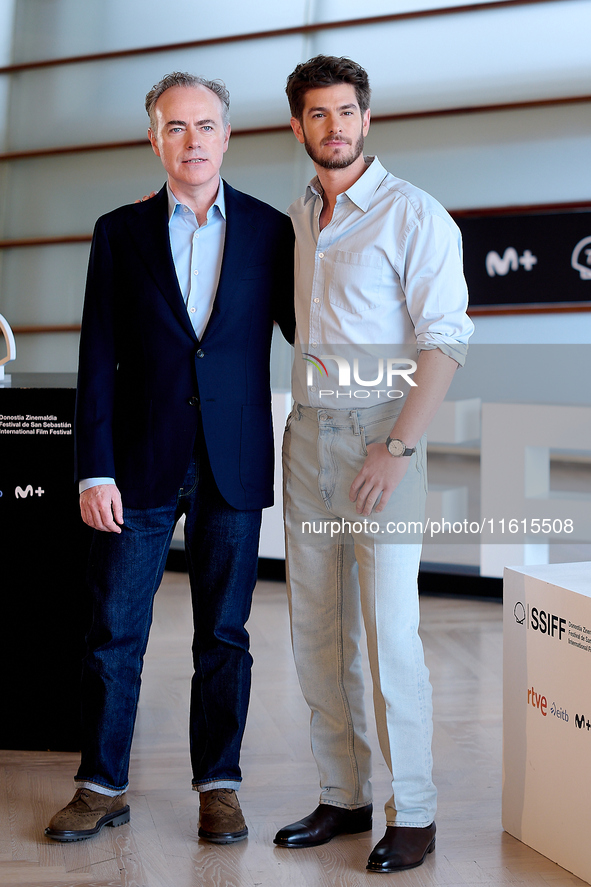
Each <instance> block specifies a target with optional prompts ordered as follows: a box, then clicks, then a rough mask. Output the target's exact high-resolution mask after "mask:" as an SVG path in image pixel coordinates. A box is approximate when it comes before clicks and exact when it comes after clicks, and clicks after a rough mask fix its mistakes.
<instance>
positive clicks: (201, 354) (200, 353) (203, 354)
mask: <svg viewBox="0 0 591 887" xmlns="http://www.w3.org/2000/svg"><path fill="white" fill-rule="evenodd" d="M195 356H196V357H205V351H202V350H201V348H200V349H199V351H196V352H195Z"/></svg>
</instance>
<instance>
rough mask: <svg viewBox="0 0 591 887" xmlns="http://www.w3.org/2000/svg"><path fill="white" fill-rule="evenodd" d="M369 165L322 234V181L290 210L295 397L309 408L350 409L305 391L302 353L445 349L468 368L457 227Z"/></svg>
mask: <svg viewBox="0 0 591 887" xmlns="http://www.w3.org/2000/svg"><path fill="white" fill-rule="evenodd" d="M366 161H368V162H369V161H371V162H370V165H369V166H368V167H367V169H366V170H365V172H364V174H363V175H362V176H361V177H360V178H359V179H358V180H357V181H356V182H355V183H354V184H353V185H352V186H351V187H350V188H349V189H348V190H347V191H345V192H344V193H342V194H339V196H338V197H337V202H336V206H335V209H334V213H333V216H332V219H331V221H330V223H329V224H328V225H327V226H326V227H325V228H324V229H323V230H322V231H320V226H319V216H320V212H321V210H322V187H321V185H320V183H319V181H318V179H317V178H314V179H313V180H312V181H311V182H310V184H309V185H308V187H307V189H306V193H305V195H304V196H303V197H301V198H300V199H299V200H296V201H295V203H293V204H292V205H291V206H290V208H289V210H288V212H289V215H290V217H291V220H292V222H293V225H294V229H295V234H296V262H295V268H296V270H295V308H296V360H295V361H294V373H293V394H294V399H295V401H296V402H298V403H302V404H305V405H309V406H315V407H333V408H335V409H338V408H343V407H345V406H348V405H349V404H347V403H345V402H344V401H343V399H342V397H339V398H337V397H336V396H335V397H332V398H331V396H330V395H327V394H326V393H325V392H326V389H325V392H324V393H323V396H322V397H320V390H319V386H318V385H317V384H313V385H311V386H310V385H308V384H307V382H308V379H307V372H306V369H307V363H305V362H304V361H302V360H301V359H298V351H300V352H301V351H303V352H306V353H312V354H313V355H314V356H319V355H320V353H321V350H322V351H323V350H324V348H325V347H326V346H327V345H328V346H330V345H337V346H345V348H346V347H348V346H375V345H384V346H388V345H389V346H392V347H394V348H395V349H396V348H398V351H401V350H403V351H404V353H405V354H406V355H408V354H409V353H411V352H412V350H413V348H414V353H415V356H416V351H417V349H418V350H419V351H420V350H424V349H433V348H439V349H440V350H441V351H442V352H443V353H444V354H447V355H448V356H449V357H452V358H453V359H454V360H455V361H457V363H458V364H460V365H463V363H464V361H465V357H466V351H467V347H468V344H467V343H468V339H469V337H470V335H471V334H472V332H473V329H474V326H473V324H472V321H471V320H470V318H469V317H468V316H467V314H466V308H467V302H468V293H467V288H466V282H465V279H464V274H463V269H462V242H461V235H460V231H459V229H458V227H457V225H456V224H455V222H454V221H453V219H452V218H451V217H450V216H449V214H448V213H447V212H446V210H445V209H444V208H443V207H442V206H441V204H440V203H438V201H437V200H435V199H434V198H433V197H431V196H430V195H429V194H427V193H426V192H425V191H422V190H421V189H420V188H416V187H415V186H414V185H411V184H410V183H409V182H405V181H403V180H402V179H399V178H397V177H396V176H394V175H392V174H391V173H388V172H387V171H386V170H385V169H384V167H383V166H382V164H381V163H380V161H379V160H378V159H377V157H374V158H373V159H372V158H369V157H368V158H366ZM404 346H407V347H406V348H404ZM409 346H410V349H409ZM331 350H332V349H331ZM341 353H343V354H351V355H353V354H356V353H357V352H355V349H354V348H353V349H352V350H351V351H350V352H347V351H346V350H345V351H343V350H342V349H341ZM359 353H360V354H362V355H363V350H362V351H361V352H359ZM383 356H384V357H388V356H390V357H392V356H394V357H397V356H402V355H401V354H400V355H399V354H398V353H397V354H391V355H390V354H384V355H383ZM374 365H375V364H374ZM374 375H375V373H374ZM369 377H370V376H367V377H366V378H369ZM329 387H333V386H329V385H328V384H327V385H326V388H329ZM407 390H408V389H407ZM377 402H383V400H382V401H379V400H378V399H376V396H375V394H374V395H373V396H372V397H369V398H367V399H364V400H363V401H357V402H355V404H351V405H354V406H355V407H356V408H357V407H363V406H373V405H374V404H375V403H377Z"/></svg>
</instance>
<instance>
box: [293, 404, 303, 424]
mask: <svg viewBox="0 0 591 887" xmlns="http://www.w3.org/2000/svg"><path fill="white" fill-rule="evenodd" d="M294 406H295V413H294V418H296V419H297V420H298V422H299V421H300V419H301V418H302V408H301V406H300V404H299V403H296V404H294Z"/></svg>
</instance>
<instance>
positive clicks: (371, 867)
mask: <svg viewBox="0 0 591 887" xmlns="http://www.w3.org/2000/svg"><path fill="white" fill-rule="evenodd" d="M434 850H435V838H433V840H432V841H431V843H430V844H429V846H428V847H427V849H426V850H425V852H424V853H423V855H422V856H421V858H420V859H419V861H418V862H413V863H412V865H394V866H390V867H388V868H385V867H384V866H381V865H379V863H373V864H372V863H370V862H368V863H367V866H366V869H367V871H368V872H385V873H386V874H387V873H388V872H407V871H408V870H409V869H416V868H417V867H418V866H419V865H422V864H423V863H424V861H425V858H426V856H427V854H428V853H433V851H434Z"/></svg>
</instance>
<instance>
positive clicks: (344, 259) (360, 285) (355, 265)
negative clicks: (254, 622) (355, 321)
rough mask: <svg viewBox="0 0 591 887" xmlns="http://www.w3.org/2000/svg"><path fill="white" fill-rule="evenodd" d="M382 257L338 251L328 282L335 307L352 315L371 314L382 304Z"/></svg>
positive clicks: (329, 296) (331, 300)
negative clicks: (367, 312)
mask: <svg viewBox="0 0 591 887" xmlns="http://www.w3.org/2000/svg"><path fill="white" fill-rule="evenodd" d="M382 264H383V261H382V257H381V256H378V255H375V254H374V255H368V254H367V253H352V252H348V251H347V250H340V249H339V250H337V251H336V252H335V254H334V259H333V263H332V267H331V268H330V274H329V277H328V280H327V284H328V299H329V301H330V303H331V305H335V306H337V307H338V308H343V309H344V310H345V311H348V312H350V313H351V314H361V313H363V312H364V311H370V310H371V309H372V308H377V307H378V306H379V305H380V304H381V288H382Z"/></svg>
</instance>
